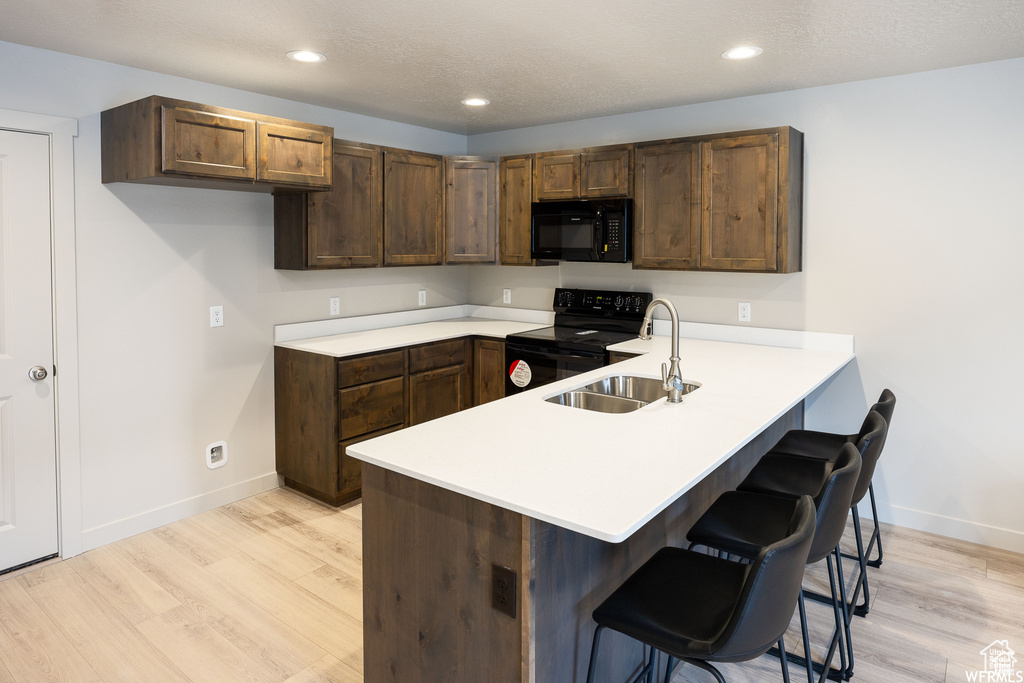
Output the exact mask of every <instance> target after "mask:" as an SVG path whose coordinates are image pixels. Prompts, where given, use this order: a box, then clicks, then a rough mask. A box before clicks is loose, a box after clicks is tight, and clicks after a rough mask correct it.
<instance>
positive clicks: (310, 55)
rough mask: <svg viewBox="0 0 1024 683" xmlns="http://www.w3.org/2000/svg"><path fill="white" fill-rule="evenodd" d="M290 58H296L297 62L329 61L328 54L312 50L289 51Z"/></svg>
mask: <svg viewBox="0 0 1024 683" xmlns="http://www.w3.org/2000/svg"><path fill="white" fill-rule="evenodd" d="M288 59H294V60H295V61H296V62H308V63H314V62H325V61H327V55H322V54H320V53H319V52H312V51H311V50H292V51H291V52H289V53H288Z"/></svg>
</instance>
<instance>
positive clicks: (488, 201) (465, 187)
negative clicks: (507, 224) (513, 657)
mask: <svg viewBox="0 0 1024 683" xmlns="http://www.w3.org/2000/svg"><path fill="white" fill-rule="evenodd" d="M444 216H445V250H444V251H445V261H446V262H447V263H494V252H495V243H496V241H497V239H496V238H497V234H496V233H497V230H498V163H497V162H496V161H493V160H490V159H465V158H459V157H449V158H448V159H446V160H445V212H444Z"/></svg>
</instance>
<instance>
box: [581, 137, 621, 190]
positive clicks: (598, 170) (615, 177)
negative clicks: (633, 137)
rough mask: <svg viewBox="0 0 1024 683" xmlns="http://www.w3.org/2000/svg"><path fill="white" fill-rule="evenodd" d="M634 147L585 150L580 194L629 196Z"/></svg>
mask: <svg viewBox="0 0 1024 683" xmlns="http://www.w3.org/2000/svg"><path fill="white" fill-rule="evenodd" d="M632 153H633V148H632V146H630V145H626V146H623V147H620V148H618V149H608V150H601V151H595V152H584V154H583V159H582V169H581V173H582V179H581V180H580V194H581V195H582V196H583V197H627V196H629V189H630V188H629V181H630V178H629V169H630V166H631V161H632Z"/></svg>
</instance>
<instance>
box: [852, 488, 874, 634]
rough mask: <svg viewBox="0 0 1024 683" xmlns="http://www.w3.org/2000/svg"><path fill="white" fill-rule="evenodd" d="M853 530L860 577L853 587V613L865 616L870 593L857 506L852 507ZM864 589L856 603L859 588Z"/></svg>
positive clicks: (869, 602) (868, 607)
mask: <svg viewBox="0 0 1024 683" xmlns="http://www.w3.org/2000/svg"><path fill="white" fill-rule="evenodd" d="M853 532H854V536H855V537H856V539H857V559H858V561H859V562H860V577H859V579H858V580H857V583H856V584H855V585H854V588H853V600H852V601H851V604H853V606H854V607H853V613H854V614H856V615H857V616H858V617H865V616H867V614H868V610H869V609H871V607H870V605H871V594H870V592H869V590H868V562H867V557H866V556H865V555H864V539H863V537H862V536H861V530H860V512H858V510H857V506H856V505H855V506H854V507H853ZM861 588H863V589H864V602H863V603H862V604H860V605H858V604H857V596H858V594H859V593H860V589H861Z"/></svg>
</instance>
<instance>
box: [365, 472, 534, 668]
mask: <svg viewBox="0 0 1024 683" xmlns="http://www.w3.org/2000/svg"><path fill="white" fill-rule="evenodd" d="M522 528H523V522H522V516H521V515H519V514H517V513H514V512H510V511H508V510H504V509H502V508H498V507H495V506H493V505H489V504H487V503H483V502H481V501H478V500H475V499H472V498H468V497H466V496H463V495H461V494H458V493H454V492H451V491H447V490H445V489H442V488H439V487H436V486H432V485H430V484H426V483H424V482H419V481H417V480H415V479H412V478H410V477H406V476H404V475H401V474H397V473H395V472H391V471H388V470H384V469H382V468H380V467H377V466H374V465H369V464H364V467H363V586H364V593H363V596H364V602H363V643H364V650H363V676H364V679H365V680H366V681H375V682H376V683H386V682H392V681H393V682H395V683H399V682H400V683H434V682H436V683H450V682H451V681H486V682H487V683H526V681H528V680H529V679H528V678H526V672H524V671H523V669H522V657H521V655H522V643H523V628H524V626H523V623H524V622H523V620H522V619H521V618H516V619H513V618H511V617H508V616H506V615H505V614H503V613H501V612H498V611H497V610H494V609H492V608H491V563H497V564H500V565H502V566H505V567H512V568H514V569H517V570H518V569H519V568H520V567H521V566H522V559H523V558H522V545H523V543H522ZM524 583H525V579H524V577H523V576H522V573H521V572H520V576H519V586H518V588H519V590H518V592H517V594H518V595H519V596H522V595H523V585H524ZM517 612H518V613H519V614H520V615H521V614H522V610H517Z"/></svg>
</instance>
